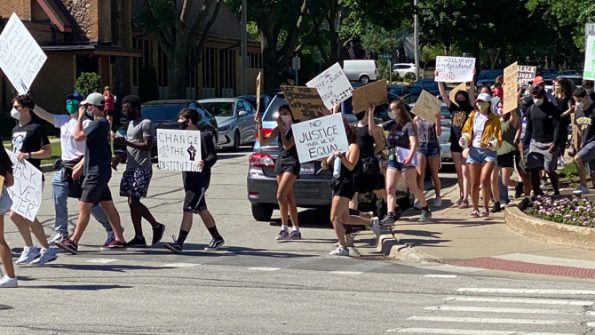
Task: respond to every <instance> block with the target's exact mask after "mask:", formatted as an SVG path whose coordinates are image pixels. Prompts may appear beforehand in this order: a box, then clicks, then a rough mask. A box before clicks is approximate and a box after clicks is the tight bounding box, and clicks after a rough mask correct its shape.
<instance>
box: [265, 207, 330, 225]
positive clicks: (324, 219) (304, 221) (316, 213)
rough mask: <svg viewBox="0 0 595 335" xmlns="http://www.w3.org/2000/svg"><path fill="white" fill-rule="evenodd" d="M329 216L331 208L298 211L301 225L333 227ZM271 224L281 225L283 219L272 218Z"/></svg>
mask: <svg viewBox="0 0 595 335" xmlns="http://www.w3.org/2000/svg"><path fill="white" fill-rule="evenodd" d="M329 217H330V211H329V209H306V210H302V211H300V212H298V220H299V221H300V227H302V226H303V227H308V228H321V229H322V228H325V229H326V228H329V229H332V228H333V226H332V225H331V222H330V219H329ZM269 224H270V225H271V226H277V227H278V226H281V219H272V220H271V221H270V222H269Z"/></svg>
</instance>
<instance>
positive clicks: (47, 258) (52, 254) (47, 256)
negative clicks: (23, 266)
mask: <svg viewBox="0 0 595 335" xmlns="http://www.w3.org/2000/svg"><path fill="white" fill-rule="evenodd" d="M57 258H58V255H56V249H53V248H49V249H42V250H41V256H40V257H39V258H37V259H35V260H34V261H33V262H31V264H32V265H37V266H43V265H45V263H49V262H51V261H55V260H56V259H57Z"/></svg>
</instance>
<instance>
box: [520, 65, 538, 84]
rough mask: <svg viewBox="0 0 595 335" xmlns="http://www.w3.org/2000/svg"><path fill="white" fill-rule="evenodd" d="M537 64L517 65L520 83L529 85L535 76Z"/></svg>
mask: <svg viewBox="0 0 595 335" xmlns="http://www.w3.org/2000/svg"><path fill="white" fill-rule="evenodd" d="M536 73H537V66H528V65H517V80H518V83H519V85H528V84H529V82H530V81H532V80H533V79H534V78H535V74H536Z"/></svg>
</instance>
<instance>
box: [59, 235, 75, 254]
mask: <svg viewBox="0 0 595 335" xmlns="http://www.w3.org/2000/svg"><path fill="white" fill-rule="evenodd" d="M56 246H57V247H58V248H60V249H62V250H64V251H66V252H69V253H71V254H73V255H76V254H78V249H79V246H78V245H77V244H76V242H74V241H73V240H70V239H68V240H65V241H62V242H58V243H56Z"/></svg>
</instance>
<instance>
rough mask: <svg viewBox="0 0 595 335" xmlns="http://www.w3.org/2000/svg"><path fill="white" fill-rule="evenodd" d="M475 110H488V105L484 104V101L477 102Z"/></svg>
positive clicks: (487, 103)
mask: <svg viewBox="0 0 595 335" xmlns="http://www.w3.org/2000/svg"><path fill="white" fill-rule="evenodd" d="M477 108H479V110H480V111H482V110H486V109H488V108H490V103H489V102H486V101H478V102H477Z"/></svg>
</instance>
